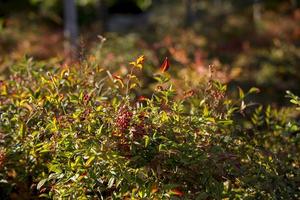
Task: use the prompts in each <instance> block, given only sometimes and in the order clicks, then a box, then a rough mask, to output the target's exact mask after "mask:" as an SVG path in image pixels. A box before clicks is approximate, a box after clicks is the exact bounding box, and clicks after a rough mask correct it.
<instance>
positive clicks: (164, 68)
mask: <svg viewBox="0 0 300 200" xmlns="http://www.w3.org/2000/svg"><path fill="white" fill-rule="evenodd" d="M169 67H170V63H169V59H168V57H166V58H165V60H164V62H163V63H162V64H161V66H160V71H162V72H165V71H167V70H168V69H169Z"/></svg>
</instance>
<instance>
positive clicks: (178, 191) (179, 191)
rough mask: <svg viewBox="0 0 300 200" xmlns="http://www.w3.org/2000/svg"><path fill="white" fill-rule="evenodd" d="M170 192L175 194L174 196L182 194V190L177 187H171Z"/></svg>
mask: <svg viewBox="0 0 300 200" xmlns="http://www.w3.org/2000/svg"><path fill="white" fill-rule="evenodd" d="M171 194H173V195H176V196H180V197H181V196H183V192H182V191H181V190H179V189H173V190H171Z"/></svg>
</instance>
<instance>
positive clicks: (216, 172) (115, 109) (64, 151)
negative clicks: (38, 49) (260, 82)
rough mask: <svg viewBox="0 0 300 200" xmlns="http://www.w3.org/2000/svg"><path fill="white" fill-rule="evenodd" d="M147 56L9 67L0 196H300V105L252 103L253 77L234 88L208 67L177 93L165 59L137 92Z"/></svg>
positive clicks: (2, 85)
mask: <svg viewBox="0 0 300 200" xmlns="http://www.w3.org/2000/svg"><path fill="white" fill-rule="evenodd" d="M143 63H144V57H143V56H141V57H139V58H138V59H137V60H136V61H134V62H132V63H130V64H129V66H128V74H127V75H125V76H123V77H121V76H119V75H118V74H114V73H113V72H109V71H106V70H105V69H103V68H99V67H98V66H97V65H94V64H93V65H92V64H90V63H86V62H82V63H80V64H73V65H71V66H67V65H65V66H59V65H58V66H48V65H47V64H45V63H42V62H34V61H32V60H31V59H29V60H27V61H24V62H22V63H20V64H18V65H15V66H12V67H11V75H10V78H9V79H7V80H2V81H1V82H0V95H1V96H0V114H1V116H0V142H1V145H2V146H1V149H0V179H1V183H0V190H1V199H5V198H7V199H8V198H12V199H32V198H51V199H129V198H131V199H170V198H171V199H297V198H300V188H299V186H300V170H299V165H300V159H299V158H300V148H299V140H300V136H299V130H300V129H299V121H297V116H296V115H297V113H296V114H295V115H292V113H294V109H275V108H271V107H270V106H267V107H263V106H257V105H255V104H248V103H247V101H246V100H247V99H246V98H247V96H248V95H249V94H251V93H256V92H257V91H258V89H256V88H252V89H250V90H249V92H247V93H245V92H244V91H243V90H242V89H239V98H230V97H228V96H227V95H226V85H223V84H221V83H219V82H218V81H216V80H213V78H212V77H209V78H208V80H207V82H205V83H203V84H202V85H199V87H198V88H196V89H193V90H190V89H186V90H185V91H184V92H182V93H178V92H177V91H179V90H177V89H176V88H174V87H173V86H172V81H170V77H169V76H170V75H168V73H167V72H166V70H167V69H168V67H169V66H165V67H164V68H163V69H162V70H161V72H159V73H154V76H153V78H154V79H155V80H156V85H155V86H154V87H153V88H154V89H153V92H152V93H151V94H147V95H145V96H141V95H140V94H142V91H141V90H140V89H139V87H140V86H141V83H140V80H139V79H138V77H137V76H136V74H137V73H139V74H140V71H141V70H142V69H143ZM167 64H168V63H167ZM180 91H182V88H181V90H180ZM288 96H289V98H291V102H292V103H294V104H296V105H297V106H298V107H299V98H298V97H297V96H296V95H294V94H292V93H291V92H289V93H288ZM248 107H249V108H248ZM298 117H299V116H298ZM298 120H299V119H298Z"/></svg>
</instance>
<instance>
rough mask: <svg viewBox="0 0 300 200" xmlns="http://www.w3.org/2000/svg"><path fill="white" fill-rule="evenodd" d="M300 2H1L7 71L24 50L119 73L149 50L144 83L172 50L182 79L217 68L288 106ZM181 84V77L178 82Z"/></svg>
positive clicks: (299, 77)
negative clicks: (285, 96)
mask: <svg viewBox="0 0 300 200" xmlns="http://www.w3.org/2000/svg"><path fill="white" fill-rule="evenodd" d="M299 5H300V1H299V0H264V1H263V0H0V77H5V76H6V74H7V72H8V70H9V67H10V66H12V65H14V64H15V63H18V62H19V61H20V60H22V59H24V56H25V55H26V56H27V57H33V58H34V59H35V60H45V61H47V62H48V63H51V62H53V63H62V64H63V63H70V62H72V61H74V60H77V61H80V62H84V61H88V62H93V63H96V64H97V65H99V66H101V67H107V68H109V69H111V70H114V71H116V72H117V73H119V74H122V73H126V70H127V68H126V66H127V65H128V62H129V61H131V60H134V59H135V58H136V57H138V56H139V55H146V58H147V62H146V66H145V70H144V72H143V75H141V76H142V77H143V79H144V87H145V88H147V85H148V84H150V83H151V81H153V80H151V78H150V77H151V75H152V74H153V72H154V71H155V69H156V68H159V66H160V64H161V62H162V60H163V59H164V58H165V57H166V56H168V57H169V59H170V62H171V68H170V74H171V75H172V77H173V78H174V80H177V84H182V83H183V82H184V84H187V85H189V87H197V84H198V83H199V82H201V81H202V77H204V76H207V74H208V66H209V65H214V66H215V68H216V70H217V71H216V74H215V78H216V79H218V80H220V81H222V82H223V83H227V84H228V85H229V88H236V86H240V87H241V88H243V89H245V90H247V89H248V88H250V87H253V86H255V87H258V88H259V89H260V90H261V91H262V92H261V93H260V94H259V95H257V96H256V97H255V101H258V102H261V103H272V104H276V105H284V104H285V103H286V100H285V98H284V94H285V91H286V90H291V91H293V92H294V93H296V94H299V92H300V73H299V71H300V67H299V61H300V50H299V44H300V40H299V39H300V9H299ZM175 82H176V81H175Z"/></svg>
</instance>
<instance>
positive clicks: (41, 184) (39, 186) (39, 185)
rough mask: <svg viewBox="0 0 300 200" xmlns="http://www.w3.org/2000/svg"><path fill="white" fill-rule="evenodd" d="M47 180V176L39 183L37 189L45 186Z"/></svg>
mask: <svg viewBox="0 0 300 200" xmlns="http://www.w3.org/2000/svg"><path fill="white" fill-rule="evenodd" d="M47 180H48V179H47V178H45V179H42V180H41V181H40V182H39V183H38V184H37V186H36V189H37V190H40V189H41V187H43V185H44V184H45V183H46V182H47Z"/></svg>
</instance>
